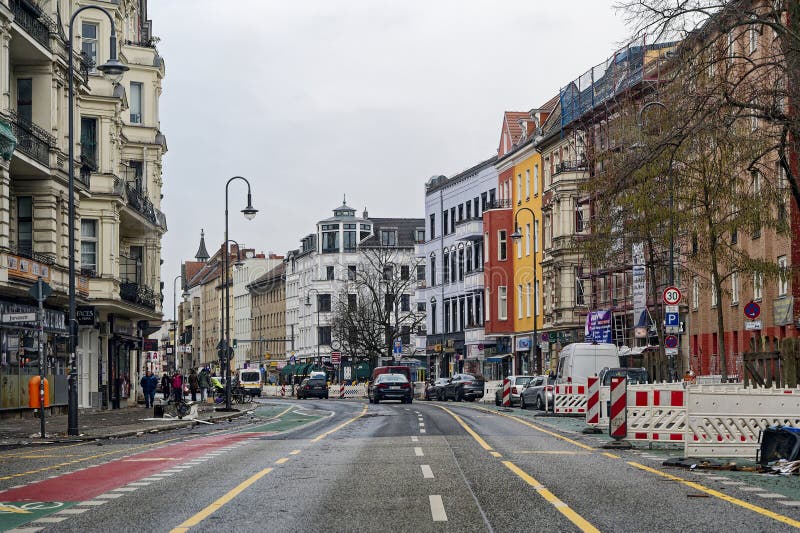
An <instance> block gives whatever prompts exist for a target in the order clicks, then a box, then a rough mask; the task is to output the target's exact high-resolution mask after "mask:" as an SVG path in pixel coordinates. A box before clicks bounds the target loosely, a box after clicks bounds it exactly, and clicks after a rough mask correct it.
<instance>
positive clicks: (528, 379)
mask: <svg viewBox="0 0 800 533" xmlns="http://www.w3.org/2000/svg"><path fill="white" fill-rule="evenodd" d="M532 379H533V378H531V377H518V378H517V379H516V382H515V383H516V385H520V386H522V387H524V386H526V385H527V384H528V383H530V382H531V380H532Z"/></svg>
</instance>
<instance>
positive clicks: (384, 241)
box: [381, 229, 397, 246]
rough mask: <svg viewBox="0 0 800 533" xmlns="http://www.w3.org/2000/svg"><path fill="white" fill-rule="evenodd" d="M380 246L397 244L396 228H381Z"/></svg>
mask: <svg viewBox="0 0 800 533" xmlns="http://www.w3.org/2000/svg"><path fill="white" fill-rule="evenodd" d="M381 246H397V230H393V229H382V230H381Z"/></svg>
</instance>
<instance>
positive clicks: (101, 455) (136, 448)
mask: <svg viewBox="0 0 800 533" xmlns="http://www.w3.org/2000/svg"><path fill="white" fill-rule="evenodd" d="M182 438H183V437H175V438H172V439H165V440H161V441H158V442H153V443H150V444H142V445H141V446H133V447H132V448H123V449H120V450H114V451H111V452H105V453H98V454H95V455H88V456H86V457H81V458H80V459H75V460H72V461H67V462H64V463H59V464H57V465H50V466H45V467H42V468H37V469H36V470H28V471H27V472H19V473H17V474H11V475H8V476H3V477H0V481H2V480H5V479H14V478H16V477H23V476H31V475H33V474H38V473H40V472H46V471H48V470H53V469H56V468H61V467H63V466H69V465H74V464H76V463H82V462H83V461H88V460H89V459H97V458H98V457H106V456H108V455H114V454H121V453H129V452H130V451H132V450H139V449H142V448H152V447H155V446H158V445H160V444H164V443H165V442H171V441H174V440H180V439H182Z"/></svg>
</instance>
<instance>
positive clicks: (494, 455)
mask: <svg viewBox="0 0 800 533" xmlns="http://www.w3.org/2000/svg"><path fill="white" fill-rule="evenodd" d="M489 453H490V454H492V457H503V454H502V453H500V452H489Z"/></svg>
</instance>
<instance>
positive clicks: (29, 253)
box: [9, 243, 56, 266]
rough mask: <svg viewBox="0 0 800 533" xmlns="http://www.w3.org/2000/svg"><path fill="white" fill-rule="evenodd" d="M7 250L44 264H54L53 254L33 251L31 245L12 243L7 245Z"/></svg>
mask: <svg viewBox="0 0 800 533" xmlns="http://www.w3.org/2000/svg"><path fill="white" fill-rule="evenodd" d="M9 252H11V254H12V255H17V256H19V257H27V258H28V259H33V260H34V261H37V262H39V263H42V264H44V265H51V266H52V265H55V264H56V258H55V256H53V255H51V254H43V253H40V252H34V251H33V246H28V245H18V244H13V243H12V244H11V246H9Z"/></svg>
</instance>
